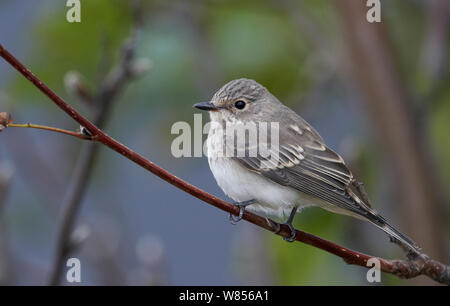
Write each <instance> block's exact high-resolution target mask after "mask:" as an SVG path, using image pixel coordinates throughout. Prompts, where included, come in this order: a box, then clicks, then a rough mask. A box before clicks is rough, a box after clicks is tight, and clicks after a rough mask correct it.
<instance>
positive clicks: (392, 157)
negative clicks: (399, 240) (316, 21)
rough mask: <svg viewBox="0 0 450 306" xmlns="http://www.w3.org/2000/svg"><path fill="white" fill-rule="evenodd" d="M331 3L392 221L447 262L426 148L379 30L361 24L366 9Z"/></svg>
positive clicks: (381, 26)
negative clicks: (377, 151) (388, 176)
mask: <svg viewBox="0 0 450 306" xmlns="http://www.w3.org/2000/svg"><path fill="white" fill-rule="evenodd" d="M334 3H335V5H336V7H337V8H338V11H339V13H340V15H341V17H342V18H341V19H342V23H343V29H344V34H345V39H346V41H347V45H348V52H349V54H348V56H349V57H350V58H351V61H349V63H350V64H351V66H352V67H351V68H352V71H353V76H354V80H355V83H356V84H357V85H358V86H359V88H360V92H361V94H362V95H363V97H365V100H366V102H367V106H368V110H369V115H370V116H371V117H372V124H373V129H374V131H375V132H376V133H377V136H378V139H379V141H380V144H381V145H382V146H383V148H384V151H385V152H386V155H385V156H386V159H387V160H388V162H389V164H390V165H391V167H392V170H393V174H394V179H393V182H394V183H395V187H393V191H395V193H396V194H397V195H398V202H397V203H398V205H396V209H398V210H397V215H398V216H399V217H400V220H401V221H402V223H403V228H404V229H405V231H406V232H408V233H410V235H411V236H412V237H414V239H415V240H417V241H420V242H421V244H422V246H423V248H424V249H425V250H427V252H428V253H429V254H430V255H431V256H433V257H435V258H438V259H440V260H442V259H444V258H447V257H446V252H445V239H444V237H445V232H444V231H443V227H442V220H441V216H442V212H441V208H440V203H439V202H440V200H441V198H440V197H439V195H440V194H441V191H440V190H439V189H438V188H437V184H434V183H433V182H435V181H436V179H435V177H434V174H433V173H432V171H431V170H430V169H431V168H430V166H429V165H430V162H429V160H428V159H429V158H428V156H427V153H426V152H424V150H429V148H427V149H423V148H422V146H421V144H422V142H421V140H420V139H418V138H419V137H418V135H416V133H415V122H414V113H413V109H412V103H411V102H410V100H411V99H410V96H409V94H408V93H407V91H406V88H405V86H404V84H403V82H402V79H401V76H400V73H399V71H398V70H397V67H396V65H395V60H394V56H393V51H392V46H391V45H390V42H389V39H388V36H387V33H386V29H385V27H384V24H383V23H373V24H371V23H369V22H367V20H366V11H367V8H366V7H365V3H363V2H361V1H335V2H334ZM418 224H420V225H421V226H420V227H419V226H417V225H418Z"/></svg>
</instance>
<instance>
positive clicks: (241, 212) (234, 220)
mask: <svg viewBox="0 0 450 306" xmlns="http://www.w3.org/2000/svg"><path fill="white" fill-rule="evenodd" d="M255 203H256V200H254V199H253V200H248V201H243V202H234V203H233V205H236V206H237V207H239V215H238V216H235V215H233V214H230V222H231V224H233V225H235V224H236V223H238V222H239V221H241V220H242V216H244V211H245V208H246V207H247V206H248V205H251V204H255Z"/></svg>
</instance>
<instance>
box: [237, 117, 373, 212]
mask: <svg viewBox="0 0 450 306" xmlns="http://www.w3.org/2000/svg"><path fill="white" fill-rule="evenodd" d="M297 122H298V123H293V124H290V125H289V124H288V125H287V126H288V127H287V128H286V129H285V130H284V131H281V132H282V133H280V137H279V138H280V140H279V145H278V146H274V147H270V144H266V145H267V146H268V150H269V151H270V152H271V153H275V154H274V155H271V156H270V157H262V156H261V154H256V156H253V157H252V156H244V157H233V158H234V159H236V160H237V161H238V162H239V163H240V164H241V165H243V166H244V167H246V168H247V169H249V170H251V171H254V172H256V173H259V174H260V175H263V176H264V177H266V178H268V179H270V180H272V181H274V182H276V183H278V184H280V185H283V186H289V187H292V188H295V189H297V190H299V191H301V192H303V193H305V194H308V195H310V196H312V197H316V198H319V199H321V200H323V201H325V202H328V203H330V204H334V205H336V206H338V207H339V208H342V209H344V210H347V211H348V212H351V213H354V214H357V215H360V216H362V217H366V218H369V219H373V218H374V217H375V216H377V214H376V212H375V211H374V210H373V209H372V208H371V206H370V204H369V203H366V202H364V201H363V200H361V197H358V196H357V195H356V193H355V190H354V188H353V187H352V184H351V181H352V179H353V175H352V173H351V172H350V170H349V169H348V168H347V166H346V165H345V163H344V160H343V159H342V157H341V156H339V155H338V154H337V153H335V152H333V151H332V150H331V149H329V148H328V147H327V146H326V145H325V144H324V142H323V140H322V138H321V137H320V135H319V134H318V133H317V132H316V131H315V130H314V129H313V128H312V127H311V126H309V124H308V123H307V122H306V121H304V120H303V119H302V121H300V122H299V121H297ZM283 126H284V125H283ZM260 141H261V140H260ZM259 145H261V143H259ZM273 156H276V159H275V160H274V159H273ZM377 218H378V216H377Z"/></svg>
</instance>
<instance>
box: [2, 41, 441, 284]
mask: <svg viewBox="0 0 450 306" xmlns="http://www.w3.org/2000/svg"><path fill="white" fill-rule="evenodd" d="M0 56H2V57H3V58H4V59H5V60H6V61H7V62H8V63H9V64H11V65H12V66H13V67H14V68H15V69H16V70H18V71H19V72H20V73H21V74H23V75H24V76H25V77H26V78H27V79H28V80H29V81H30V82H32V83H33V84H34V85H35V86H36V87H37V88H38V89H39V90H40V91H42V92H43V93H44V94H45V95H46V96H48V97H49V98H50V99H51V100H52V101H53V102H54V103H55V104H56V105H57V106H58V107H59V108H60V109H62V110H63V111H64V112H65V113H66V114H67V115H69V116H70V117H72V118H73V119H74V120H75V121H76V122H78V123H79V124H80V125H82V126H84V127H85V128H86V129H87V130H88V131H89V133H90V134H91V135H92V141H96V142H99V143H102V144H103V145H105V146H107V147H109V148H110V149H112V150H114V151H116V152H117V153H119V154H121V155H123V156H124V157H126V158H128V159H129V160H131V161H133V162H134V163H136V164H138V165H139V166H141V167H142V168H144V169H146V170H148V171H150V172H151V173H153V174H155V175H156V176H158V177H159V178H161V179H163V180H165V181H166V182H168V183H170V184H171V185H173V186H175V187H177V188H179V189H181V190H183V191H185V192H187V193H189V194H191V195H193V196H194V197H196V198H198V199H200V200H202V201H204V202H206V203H209V204H210V205H212V206H214V207H216V208H218V209H221V210H223V211H225V212H228V213H231V214H233V215H236V216H237V215H239V208H238V207H236V206H234V205H233V204H230V203H228V202H226V201H224V200H221V199H219V198H217V197H215V196H213V195H212V194H210V193H207V192H206V191H203V190H202V189H200V188H198V187H195V186H194V185H192V184H189V183H188V182H186V181H184V180H182V179H180V178H178V177H176V176H175V175H173V174H172V173H170V172H168V171H166V170H165V169H163V168H161V167H159V166H158V165H156V164H154V163H152V162H151V161H150V160H148V159H146V158H145V157H143V156H141V155H139V154H138V153H136V152H134V151H132V150H131V149H129V148H128V147H126V146H124V145H123V144H121V143H119V142H118V141H116V140H115V139H113V138H111V137H110V136H108V135H106V134H105V133H104V132H103V131H102V130H100V129H99V128H98V127H97V126H95V125H94V124H92V123H91V122H90V121H89V120H87V119H86V118H85V117H83V116H82V115H81V114H80V113H78V112H77V111H76V110H75V109H73V108H72V107H71V106H70V105H69V104H67V103H66V102H65V101H64V100H63V99H62V98H60V97H59V96H58V95H57V94H56V93H55V92H53V91H52V90H51V89H50V88H49V87H47V85H45V84H44V83H43V82H42V81H41V80H40V79H38V78H37V77H36V76H35V75H34V74H33V73H31V71H30V70H28V69H27V68H26V67H25V66H24V65H23V64H22V63H20V62H19V61H18V60H17V59H16V58H15V57H14V56H13V55H12V54H11V53H9V52H8V51H7V50H6V49H4V48H3V46H2V45H0ZM243 219H244V220H246V221H248V222H250V223H253V224H255V225H257V226H259V227H261V228H264V229H266V230H268V231H271V232H274V233H275V232H276V234H277V235H280V236H282V237H289V236H290V229H289V228H288V227H287V226H286V225H284V224H277V223H276V222H274V221H273V220H270V219H268V218H263V217H260V216H258V215H256V214H253V213H250V212H248V211H245V212H244V215H243ZM278 229H280V230H278ZM295 240H296V241H299V242H303V243H305V244H308V245H311V246H313V247H316V248H319V249H321V250H324V251H326V252H328V253H331V254H334V255H336V256H338V257H340V258H342V259H343V260H344V261H345V262H346V263H348V264H353V265H358V266H361V267H366V268H367V261H368V260H369V259H371V258H373V256H369V255H366V254H363V253H360V252H357V251H353V250H350V249H348V248H345V247H343V246H340V245H338V244H335V243H333V242H331V241H327V240H325V239H322V238H320V237H317V236H314V235H312V234H309V233H306V232H304V231H301V230H296V234H295ZM378 259H379V260H380V268H381V270H382V271H383V272H386V273H390V274H394V275H397V276H398V277H401V278H413V277H416V276H418V275H426V276H428V277H429V278H431V279H433V280H435V281H437V282H440V283H445V284H450V268H449V267H448V266H446V265H444V264H442V263H440V262H438V261H435V260H433V259H429V258H428V257H426V256H419V257H417V258H416V259H415V260H387V259H382V258H378Z"/></svg>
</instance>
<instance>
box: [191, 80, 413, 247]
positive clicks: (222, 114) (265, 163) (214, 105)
mask: <svg viewBox="0 0 450 306" xmlns="http://www.w3.org/2000/svg"><path fill="white" fill-rule="evenodd" d="M194 107H195V108H197V109H200V110H204V111H208V112H209V115H210V121H211V122H210V123H211V127H210V130H209V133H208V138H207V140H206V149H207V150H206V153H207V156H208V163H209V166H210V169H211V172H212V174H213V176H214V178H215V180H216V182H217V184H218V185H219V187H220V188H221V189H222V190H223V192H224V193H225V194H226V195H227V196H229V197H230V198H231V199H233V201H234V202H233V203H234V204H235V205H236V206H238V207H239V209H240V213H239V215H238V217H235V216H233V215H231V214H230V219H231V221H232V222H233V223H236V222H238V221H239V220H240V219H242V216H243V213H244V211H245V210H246V209H248V210H249V211H252V212H255V213H257V214H263V215H264V216H266V217H268V216H271V217H278V218H285V217H286V216H287V217H288V218H287V220H286V222H285V223H284V224H286V225H287V226H288V227H289V229H290V231H291V235H290V237H287V238H286V237H285V238H284V239H285V240H286V241H289V242H292V241H294V239H295V228H294V227H293V225H292V221H293V219H294V217H295V216H296V213H297V212H300V211H301V210H302V209H303V208H305V207H309V206H318V207H320V208H323V209H325V210H328V211H331V212H333V213H338V214H343V215H348V216H351V217H355V218H357V219H361V220H365V221H369V222H370V223H372V224H374V225H375V226H376V227H378V228H379V229H381V230H383V231H384V232H386V233H387V234H388V236H389V237H390V238H391V241H394V242H400V244H401V245H402V246H403V247H406V249H407V250H408V251H409V252H412V253H413V254H419V251H420V247H419V246H418V245H417V243H415V242H414V241H413V240H412V239H411V238H409V237H408V236H406V235H405V234H403V233H402V232H400V231H399V230H397V229H396V228H395V227H393V226H392V225H390V224H389V223H388V221H387V220H386V219H385V218H384V217H382V216H381V215H380V214H379V213H378V212H377V211H376V210H375V208H374V207H373V206H372V205H371V203H370V201H369V198H368V196H367V193H366V192H365V190H364V187H363V185H362V183H359V182H358V181H357V180H356V179H355V177H354V175H353V174H352V172H351V171H350V169H349V168H348V167H347V166H346V164H345V162H344V160H343V158H342V157H341V156H340V155H339V154H337V153H336V152H334V151H333V150H332V149H330V148H329V147H328V146H327V145H326V144H325V141H324V140H323V138H322V136H320V134H319V133H318V132H317V131H316V130H315V129H314V128H313V127H312V126H311V125H310V124H309V123H308V122H307V121H306V120H304V119H303V118H302V117H301V116H300V115H298V114H297V113H296V112H294V111H293V110H291V109H290V108H289V107H287V106H286V105H284V104H283V103H281V102H280V101H279V100H278V99H277V98H276V97H275V96H274V95H273V94H271V93H270V92H269V91H268V90H267V89H266V88H265V87H264V86H262V85H261V84H259V83H257V82H256V81H254V80H251V79H247V78H241V79H236V80H232V81H230V82H228V83H227V84H225V85H224V86H223V87H222V88H220V89H219V90H218V91H217V92H216V93H215V94H214V95H213V97H212V99H211V100H210V101H208V102H200V103H196V104H194ZM263 125H264V126H267V125H275V126H277V127H278V128H277V129H274V130H276V133H275V134H274V135H275V136H276V137H274V135H272V134H271V133H268V132H267V130H266V132H265V134H268V135H269V136H268V137H266V138H264V137H256V139H257V147H258V148H260V147H266V148H267V147H269V146H270V149H268V150H267V151H268V152H269V153H270V154H269V155H270V157H269V156H268V154H263V153H264V152H260V151H258V150H256V152H255V150H253V151H252V148H254V146H255V144H254V141H250V136H249V134H250V133H246V134H245V133H244V134H242V133H241V137H240V138H241V139H237V140H234V139H233V137H236V132H235V131H236V130H239V129H242V128H244V127H247V128H248V127H249V126H259V128H260V127H261V126H263ZM258 131H259V132H258ZM258 131H257V133H261V132H260V131H261V130H258ZM271 131H272V130H271ZM263 134H264V133H263ZM242 135H245V136H242ZM258 135H260V134H258ZM261 135H262V134H261ZM230 137H231V138H230ZM229 139H232V141H227V140H229ZM252 139H255V137H253V138H252ZM263 145H264V146H263ZM224 148H226V150H228V149H230V150H229V151H227V152H226V154H225V153H224V152H225V149H224ZM250 151H252V153H253V154H249V153H250ZM261 151H263V150H261ZM239 153H240V154H239ZM266 153H267V152H266Z"/></svg>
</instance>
